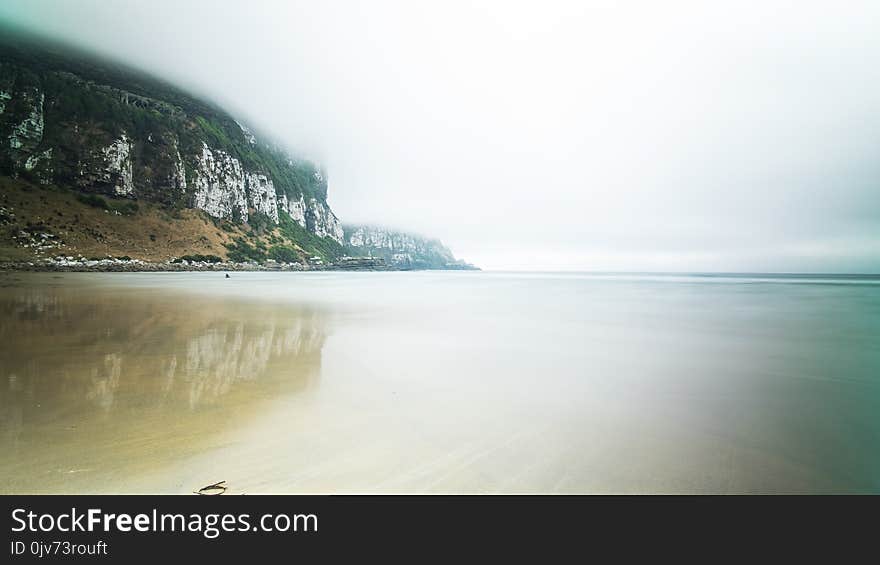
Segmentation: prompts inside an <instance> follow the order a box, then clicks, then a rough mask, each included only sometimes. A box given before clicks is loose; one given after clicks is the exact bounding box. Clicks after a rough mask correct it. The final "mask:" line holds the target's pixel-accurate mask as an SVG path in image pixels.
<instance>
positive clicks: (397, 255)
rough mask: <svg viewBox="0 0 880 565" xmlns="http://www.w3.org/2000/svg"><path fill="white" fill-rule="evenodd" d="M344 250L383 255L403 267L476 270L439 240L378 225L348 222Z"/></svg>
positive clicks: (353, 253) (362, 254)
mask: <svg viewBox="0 0 880 565" xmlns="http://www.w3.org/2000/svg"><path fill="white" fill-rule="evenodd" d="M343 229H344V240H345V243H344V249H345V251H346V253H348V254H349V255H355V256H364V255H369V256H372V257H381V258H383V259H385V261H386V262H387V263H388V264H390V265H391V266H393V267H396V268H400V269H473V268H474V267H473V266H471V265H469V264H467V263H465V262H464V261H461V260H459V259H456V258H455V256H454V255H453V254H452V251H450V250H449V249H448V248H447V247H446V246H445V245H443V243H442V242H440V240H437V239H428V238H425V237H421V236H418V235H414V234H411V233H405V232H400V231H395V230H389V229H386V228H381V227H377V226H364V225H346V226H344V227H343Z"/></svg>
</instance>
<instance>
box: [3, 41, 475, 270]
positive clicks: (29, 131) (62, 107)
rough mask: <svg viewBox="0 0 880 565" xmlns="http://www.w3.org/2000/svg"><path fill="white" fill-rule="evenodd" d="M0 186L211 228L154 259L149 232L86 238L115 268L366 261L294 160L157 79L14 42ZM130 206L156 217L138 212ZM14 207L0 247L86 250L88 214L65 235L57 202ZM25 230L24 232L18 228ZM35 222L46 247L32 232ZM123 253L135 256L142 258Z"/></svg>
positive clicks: (412, 262)
mask: <svg viewBox="0 0 880 565" xmlns="http://www.w3.org/2000/svg"><path fill="white" fill-rule="evenodd" d="M0 174H2V175H5V176H7V177H9V178H10V179H12V180H13V181H15V182H26V183H31V184H33V185H37V186H43V187H51V188H53V189H61V190H63V191H64V190H66V191H70V192H72V193H75V195H76V200H77V201H78V202H79V203H80V204H85V205H90V206H92V207H96V208H99V209H103V210H105V211H107V212H113V213H114V215H124V216H130V218H129V219H128V220H127V221H128V222H129V223H131V222H135V223H136V222H138V221H140V220H139V218H140V216H144V215H145V213H146V212H147V211H151V210H153V209H154V208H155V210H156V211H157V213H159V214H166V215H168V216H170V217H172V218H173V217H175V216H179V215H180V212H181V211H184V210H195V211H199V213H201V214H204V215H206V216H207V217H208V218H210V220H211V222H210V223H205V230H207V232H210V233H202V234H200V235H199V236H198V237H197V238H196V241H193V242H190V243H187V242H183V243H180V242H178V243H177V245H170V247H171V249H168V250H166V251H165V252H161V251H160V252H158V253H157V252H156V251H157V249H158V248H160V247H161V243H162V242H159V243H157V241H158V236H157V235H156V234H155V233H151V234H149V237H150V242H149V243H143V244H138V245H135V246H132V245H127V246H125V248H124V249H123V248H121V247H120V246H119V245H115V244H113V242H112V241H108V240H110V239H113V238H114V236H115V235H117V234H116V233H115V232H118V231H119V230H118V229H117V228H116V227H114V226H108V227H107V228H106V229H107V231H109V232H112V233H110V234H109V235H106V234H104V233H96V234H95V237H94V239H95V240H96V241H98V242H99V243H101V242H102V240H103V243H106V244H107V245H106V248H107V250H106V253H107V254H108V255H111V256H112V255H114V254H116V255H123V254H124V255H125V256H133V255H142V256H143V258H144V259H151V260H156V259H160V260H162V259H173V258H174V256H175V255H176V256H180V255H184V256H191V255H200V256H204V255H208V256H211V257H218V258H220V259H227V258H228V259H230V260H232V261H252V262H258V263H259V262H263V261H266V260H272V261H275V262H288V263H289V262H300V263H303V264H307V263H308V262H309V261H312V262H314V261H320V263H321V264H326V263H330V262H333V261H334V260H337V259H340V258H341V257H343V256H344V255H346V254H347V255H356V256H357V255H368V256H369V255H371V251H374V249H371V248H367V247H364V246H361V245H353V244H351V243H350V242H347V241H346V239H345V237H344V233H343V229H342V224H341V222H340V221H339V219H338V218H337V216H336V214H335V213H334V211H333V210H332V209H331V207H330V205H329V203H328V199H327V198H328V173H327V171H326V170H324V169H323V168H322V167H321V166H320V165H318V164H316V163H313V162H311V161H309V160H307V159H303V158H300V157H297V156H293V155H290V154H289V153H288V152H287V151H285V150H284V149H283V148H281V147H280V146H279V145H278V144H277V143H275V142H274V141H273V140H271V139H269V138H267V137H266V136H263V135H260V134H259V133H258V132H256V131H254V130H252V129H251V128H249V127H248V126H247V125H246V124H244V123H241V122H240V121H238V120H237V119H236V118H235V117H233V116H232V115H230V114H229V113H227V112H225V111H224V110H222V109H221V108H218V107H217V106H215V105H213V104H211V103H209V102H205V101H203V100H201V99H199V98H197V97H194V96H192V95H189V94H187V93H186V92H184V91H182V90H180V89H178V88H176V87H174V86H172V85H169V84H167V83H165V82H163V81H161V80H158V79H155V78H152V77H150V76H147V75H145V74H143V73H140V72H137V71H134V70H132V69H129V68H126V67H124V66H122V65H120V64H119V63H115V62H111V61H107V60H102V59H98V58H95V57H93V56H90V55H87V54H84V53H81V52H77V51H75V50H71V49H70V48H68V47H66V46H62V45H56V44H51V43H46V42H41V41H39V40H37V39H35V38H33V37H28V36H22V35H20V34H15V33H7V34H4V37H3V39H0ZM10 186H11V187H15V185H14V183H13V184H11V185H10ZM25 192H27V190H26V189H25ZM54 196H57V195H53V197H54ZM4 198H6V196H4ZM40 198H41V202H43V201H45V202H47V200H46V197H45V196H41V197H40ZM128 202H130V203H128ZM137 203H147V204H150V205H151V206H153V208H149V209H147V208H145V209H144V210H141V208H140V206H138V204H137ZM20 204H21V206H23V207H21V208H20V209H19V213H18V216H15V214H14V207H13V206H12V205H11V204H10V205H9V206H7V207H6V208H4V210H5V212H4V214H6V216H4V217H6V218H7V219H9V218H17V221H16V222H12V221H11V220H10V221H6V222H5V223H7V224H9V226H8V228H7V236H8V237H9V238H10V239H11V240H12V241H13V242H17V243H18V244H19V246H24V247H28V246H31V247H33V248H35V249H36V252H37V254H38V255H40V254H42V255H45V254H46V252H47V251H48V252H49V254H51V253H52V252H53V249H54V250H56V251H58V252H64V251H65V250H66V252H67V253H72V252H80V251H82V250H84V249H92V248H93V247H94V246H93V245H92V246H89V245H87V244H86V245H79V244H77V243H76V241H75V240H77V239H82V238H78V237H77V236H82V229H79V228H81V227H82V226H81V225H80V224H82V223H89V222H88V221H85V220H83V221H82V222H81V221H80V216H84V215H86V212H82V213H73V214H71V210H70V209H68V214H69V215H73V216H74V217H75V219H76V224H77V226H71V225H70V222H60V221H59V220H57V218H61V217H64V211H63V210H62V209H61V208H67V207H68V206H67V205H66V204H64V203H56V206H57V207H58V208H59V209H54V210H49V209H47V207H48V204H46V205H45V206H41V205H40V204H26V203H24V202H20ZM46 217H48V218H49V219H46ZM197 217H198V216H191V215H190V219H195V218H197ZM22 221H23V222H26V224H25V225H19V224H20V223H21V222H22ZM35 222H36V223H37V224H38V225H37V228H38V229H37V231H38V232H39V233H38V234H37V235H38V236H39V237H38V239H40V238H41V239H42V241H39V240H38V241H35V239H34V237H33V233H30V234H29V233H28V231H29V230H30V231H31V232H33V231H34V230H33V229H32V228H33V226H34V223H35ZM53 222H55V223H57V224H59V225H56V226H53V225H52V224H53ZM85 227H86V228H87V229H91V227H89V226H85ZM144 229H145V230H146V229H147V228H146V226H145V227H144ZM167 229H168V230H171V231H172V232H173V231H175V229H176V228H175V227H174V226H168V228H167ZM16 232H17V233H16ZM56 232H57V233H56ZM44 234H45V235H44ZM85 239H88V237H86V238H85ZM116 239H122V238H119V237H116ZM410 240H411V242H415V241H416V240H415V239H412V238H410ZM396 241H402V240H400V239H399V238H398V239H397V240H396ZM46 243H51V244H53V245H45V244H46ZM154 244H155V245H154ZM131 247H143V253H141V249H131ZM343 247H345V249H343ZM380 247H381V246H380ZM148 248H153V249H148ZM382 248H383V249H384V247H382ZM388 249H389V251H395V252H397V253H398V255H400V253H405V254H406V255H405V260H404V256H403V255H400V256H398V257H396V258H395V257H394V256H393V255H394V253H392V254H391V255H388V257H387V259H388V261H389V264H394V265H397V266H400V267H406V268H444V266H445V265H446V264H447V263H448V264H449V265H450V266H451V267H453V268H455V267H456V266H457V265H458V263H457V262H456V260H455V259H454V257H453V256H452V254H451V253H450V252H448V250H445V248H444V252H443V254H442V259H438V257H440V255H437V253H436V252H435V247H431V246H425V245H415V244H412V245H409V246H408V247H407V248H406V249H403V248H399V249H398V248H388ZM151 251H152V252H151ZM65 254H66V253H65ZM92 254H93V255H94V253H92ZM80 255H81V253H80ZM380 255H383V256H384V255H385V254H380ZM313 260H314V261H313Z"/></svg>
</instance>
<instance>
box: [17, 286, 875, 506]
mask: <svg viewBox="0 0 880 565" xmlns="http://www.w3.org/2000/svg"><path fill="white" fill-rule="evenodd" d="M0 313H2V318H0V453H2V455H0V492H6V493H10V492H13V493H16V492H17V493H31V492H172V493H174V492H180V493H187V492H191V491H193V490H195V489H198V488H199V487H201V486H204V485H207V484H209V483H213V482H216V481H219V480H226V481H227V483H228V485H229V487H230V492H245V493H258V492H413V493H422V492H453V493H470V492H511V493H521V492H528V493H532V492H537V493H599V492H613V493H621V492H625V493H630V492H632V493H666V492H675V493H703V492H710V493H742V492H768V493H775V492H808V493H811V492H878V491H880V279H878V278H876V277H858V276H850V277H829V276H770V275H736V276H705V275H703V276H700V275H662V276H660V275H585V274H537V273H530V274H512V273H478V272H418V273H267V272H262V273H233V274H232V277H231V278H230V279H224V278H223V274H222V273H106V274H85V273H83V274H5V275H2V276H0Z"/></svg>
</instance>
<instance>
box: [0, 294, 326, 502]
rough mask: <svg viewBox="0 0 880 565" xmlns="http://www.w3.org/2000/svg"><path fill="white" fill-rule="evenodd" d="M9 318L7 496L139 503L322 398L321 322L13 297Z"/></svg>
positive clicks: (3, 328)
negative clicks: (285, 402)
mask: <svg viewBox="0 0 880 565" xmlns="http://www.w3.org/2000/svg"><path fill="white" fill-rule="evenodd" d="M0 316H2V318H0V358H2V360H3V364H2V367H0V372H2V379H3V381H5V382H2V383H0V390H2V391H3V392H2V394H0V425H2V433H0V448H2V450H3V453H4V456H3V458H2V459H0V492H19V493H21V492H58V491H64V492H89V491H92V490H101V491H107V490H120V491H130V490H131V486H130V485H131V484H132V481H133V479H135V478H136V477H137V476H138V475H140V474H143V473H145V472H149V471H151V470H154V469H159V468H161V467H162V466H163V465H165V464H167V463H171V462H179V461H180V460H182V459H185V458H187V457H190V456H193V455H195V454H198V453H202V452H204V451H206V450H209V449H211V448H212V447H216V446H218V445H223V444H224V442H225V441H226V434H227V433H230V432H232V431H233V430H235V429H236V428H237V427H239V426H241V425H244V424H246V423H247V422H248V421H249V419H250V418H251V417H252V416H254V415H256V414H257V413H259V411H260V407H261V405H263V404H264V402H265V401H266V400H268V399H269V398H273V397H277V396H279V395H284V394H293V393H302V392H304V391H306V390H308V389H310V388H311V387H313V386H315V385H316V384H317V381H318V376H319V373H320V363H321V348H322V347H323V345H324V339H325V333H324V324H323V319H322V316H321V315H320V314H319V313H318V312H317V311H307V310H303V309H297V308H293V307H287V308H278V307H277V306H270V305H267V304H262V303H246V302H237V301H223V300H216V299H213V300H210V301H208V300H200V299H199V298H197V297H193V296H191V295H190V296H184V295H179V296H177V295H174V294H173V293H163V294H161V295H156V296H150V294H149V293H141V292H138V293H134V292H125V291H122V290H108V289H103V290H95V289H91V290H89V291H86V290H85V289H81V288H80V289H77V288H61V287H55V288H52V287H40V288H15V287H13V288H3V289H0ZM208 479H210V477H208ZM116 485H118V488H114V486H116Z"/></svg>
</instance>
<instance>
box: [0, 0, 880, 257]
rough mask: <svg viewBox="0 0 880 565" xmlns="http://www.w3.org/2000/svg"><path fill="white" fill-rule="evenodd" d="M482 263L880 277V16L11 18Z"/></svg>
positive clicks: (481, 12)
mask: <svg viewBox="0 0 880 565" xmlns="http://www.w3.org/2000/svg"><path fill="white" fill-rule="evenodd" d="M0 18H2V19H4V20H6V21H10V22H13V23H17V24H20V25H22V26H24V27H27V28H29V29H32V30H34V31H38V32H41V33H43V34H46V35H49V36H52V37H55V38H58V39H64V40H69V41H72V42H75V43H76V44H79V45H82V46H85V47H88V48H91V49H94V50H97V51H100V52H102V53H106V54H108V55H112V56H114V57H116V58H118V59H121V60H123V61H126V62H129V63H131V64H133V65H135V66H137V67H141V68H144V69H146V70H149V71H151V72H152V73H154V74H157V75H159V76H160V77H163V78H166V79H169V80H171V81H172V82H176V83H179V84H181V85H182V86H184V87H186V88H189V89H190V90H192V91H194V92H196V93H199V94H202V95H206V96H207V97H209V98H211V99H213V100H215V101H217V102H219V103H220V104H222V105H224V106H225V107H226V108H227V109H229V110H230V111H232V112H233V113H234V114H235V115H237V116H240V117H241V118H242V121H244V122H246V123H250V124H253V125H254V126H256V127H258V128H260V129H263V130H266V131H268V132H271V133H272V134H273V135H275V136H277V137H278V138H279V139H281V140H283V141H285V142H286V143H288V144H289V145H290V146H291V147H293V148H297V149H298V150H299V151H300V152H302V153H304V154H306V155H309V156H311V157H313V158H315V159H317V160H319V161H321V162H322V163H323V164H324V165H325V166H326V168H327V170H328V174H329V179H330V195H329V201H330V204H331V206H332V207H333V209H334V210H335V211H336V213H337V215H338V216H339V217H340V218H341V219H342V220H343V221H345V222H370V223H377V224H382V225H388V226H394V227H399V228H403V229H409V230H414V231H417V232H420V233H424V234H426V235H431V236H436V237H439V238H441V239H442V240H443V241H444V242H445V243H447V244H448V245H449V246H451V247H452V249H453V251H454V252H455V253H456V255H458V256H461V257H463V258H465V259H467V260H470V261H472V262H474V263H476V264H478V265H480V266H482V267H484V268H490V269H564V270H569V269H573V270H672V271H681V270H699V271H742V270H744V271H812V272H820V271H848V272H880V33H878V22H880V3H878V2H864V3H860V2H854V1H853V2H830V1H829V2H822V3H809V2H804V1H799V2H795V1H792V2H773V1H768V0H763V1H759V2H753V3H751V2H745V1H742V0H740V1H736V2H688V3H684V2H671V1H667V2H631V3H628V2H607V3H606V2H589V1H586V0H583V1H573V2H554V1H548V0H542V1H535V2H516V1H509V0H508V1H503V0H499V1H497V2H489V1H485V2H455V1H452V0H442V1H432V2H428V1H417V0H409V1H400V2H390V1H383V0H371V1H369V2H366V1H365V2H353V1H348V2H343V1H334V0H321V1H315V0H310V1H302V2H300V1H284V2H281V1H279V2H268V1H266V2H259V1H254V0H249V1H244V0H241V1H231V0H229V1H218V0H212V1H180V0H177V1H157V0H149V1H122V0H113V1H110V0H105V1H95V0H91V1H71V0H65V1H38V0H3V2H2V3H0Z"/></svg>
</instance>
